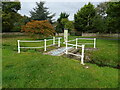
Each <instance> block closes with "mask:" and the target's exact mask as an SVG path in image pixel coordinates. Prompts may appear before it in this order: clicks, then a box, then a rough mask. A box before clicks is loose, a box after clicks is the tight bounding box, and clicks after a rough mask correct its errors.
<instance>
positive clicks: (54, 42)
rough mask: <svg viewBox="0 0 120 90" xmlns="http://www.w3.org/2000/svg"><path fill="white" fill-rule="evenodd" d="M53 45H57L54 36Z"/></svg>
mask: <svg viewBox="0 0 120 90" xmlns="http://www.w3.org/2000/svg"><path fill="white" fill-rule="evenodd" d="M53 45H55V37H53Z"/></svg>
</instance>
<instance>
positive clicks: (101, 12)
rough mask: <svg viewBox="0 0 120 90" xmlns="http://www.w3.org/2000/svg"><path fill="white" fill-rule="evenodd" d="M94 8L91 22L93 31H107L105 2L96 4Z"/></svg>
mask: <svg viewBox="0 0 120 90" xmlns="http://www.w3.org/2000/svg"><path fill="white" fill-rule="evenodd" d="M95 10H96V13H95V17H94V18H93V22H92V24H93V27H94V32H100V33H106V32H107V22H106V18H107V13H106V10H107V3H106V2H103V3H100V4H98V5H97V7H96V8H95Z"/></svg>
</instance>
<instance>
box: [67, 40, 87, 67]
mask: <svg viewBox="0 0 120 90" xmlns="http://www.w3.org/2000/svg"><path fill="white" fill-rule="evenodd" d="M75 40H76V44H70V43H68V42H71V41H75ZM65 43H66V52H65V53H66V54H71V55H74V56H80V57H81V64H83V65H84V48H85V45H78V44H77V38H76V39H74V40H70V41H66V42H65ZM68 45H71V46H75V47H76V49H77V48H78V47H81V48H82V54H81V55H78V54H74V53H70V52H68Z"/></svg>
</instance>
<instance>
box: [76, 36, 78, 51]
mask: <svg viewBox="0 0 120 90" xmlns="http://www.w3.org/2000/svg"><path fill="white" fill-rule="evenodd" d="M77 42H78V38H76V49H77Z"/></svg>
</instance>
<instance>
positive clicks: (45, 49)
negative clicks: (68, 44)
mask: <svg viewBox="0 0 120 90" xmlns="http://www.w3.org/2000/svg"><path fill="white" fill-rule="evenodd" d="M56 39H58V41H57V42H58V47H60V39H61V37H59V38H55V37H53V39H44V40H36V41H27V40H17V42H18V53H20V49H21V48H44V51H47V47H49V46H53V45H55V42H56ZM50 40H52V41H53V44H51V45H47V41H50ZM20 42H44V45H43V46H41V47H21V46H20Z"/></svg>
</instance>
